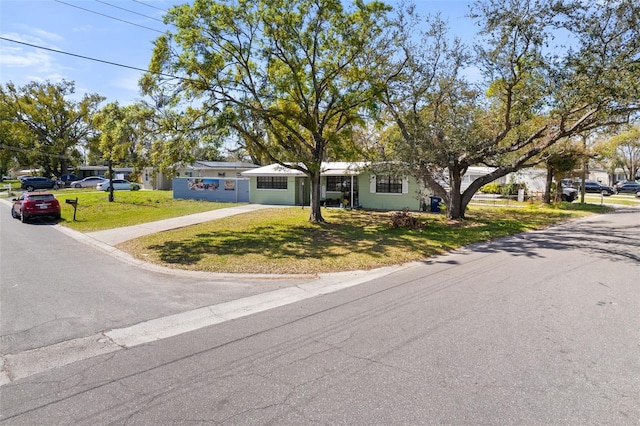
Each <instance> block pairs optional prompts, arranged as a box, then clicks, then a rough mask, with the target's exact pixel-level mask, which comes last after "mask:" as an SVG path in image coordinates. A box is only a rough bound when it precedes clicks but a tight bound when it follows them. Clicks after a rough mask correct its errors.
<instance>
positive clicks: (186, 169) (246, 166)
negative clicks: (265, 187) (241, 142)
mask: <svg viewBox="0 0 640 426" xmlns="http://www.w3.org/2000/svg"><path fill="white" fill-rule="evenodd" d="M257 167H259V166H256V165H255V164H253V163H244V162H227V161H195V162H194V163H193V164H189V165H186V166H183V167H179V168H178V169H177V170H176V174H175V176H173V177H177V178H205V177H206V178H239V177H241V176H240V173H242V172H244V171H246V170H251V169H255V168H257ZM173 177H169V176H168V175H167V174H166V173H162V172H160V171H156V170H154V169H153V168H146V169H144V171H143V173H142V176H141V180H142V186H143V188H145V189H165V190H169V189H173Z"/></svg>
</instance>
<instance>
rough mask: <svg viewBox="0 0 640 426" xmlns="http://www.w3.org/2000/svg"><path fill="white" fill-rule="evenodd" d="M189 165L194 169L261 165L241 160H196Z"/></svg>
mask: <svg viewBox="0 0 640 426" xmlns="http://www.w3.org/2000/svg"><path fill="white" fill-rule="evenodd" d="M188 167H189V168H193V169H256V168H258V167H260V166H256V165H255V164H253V163H243V162H239V161H236V162H227V161H195V162H194V163H193V164H191V165H189V166H188Z"/></svg>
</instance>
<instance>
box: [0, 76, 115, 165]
mask: <svg viewBox="0 0 640 426" xmlns="http://www.w3.org/2000/svg"><path fill="white" fill-rule="evenodd" d="M103 100H104V98H103V97H102V96H99V95H97V94H85V95H83V96H82V97H81V98H80V100H76V99H75V85H74V83H73V82H70V81H64V80H63V81H62V82H60V83H51V82H48V81H47V82H44V83H40V82H35V81H34V82H31V83H28V84H27V85H25V86H23V87H16V86H15V85H14V84H12V83H10V82H9V83H7V84H6V85H5V87H4V88H1V87H0V103H1V104H2V111H3V115H6V116H7V117H9V119H10V122H9V123H3V126H2V129H1V130H2V142H3V149H5V150H7V151H11V152H14V153H16V157H17V159H18V160H19V162H20V163H21V164H25V165H30V166H31V167H33V168H36V169H41V170H42V173H43V174H44V175H45V176H52V175H55V176H61V175H63V174H66V173H67V171H68V168H69V166H71V165H72V163H73V162H76V161H79V158H80V155H81V154H80V151H79V149H78V148H79V147H80V146H82V145H85V144H86V143H87V141H88V140H89V139H90V138H91V137H92V136H93V127H92V126H91V115H92V114H93V112H94V111H96V109H97V108H98V105H99V104H100V102H102V101H103Z"/></svg>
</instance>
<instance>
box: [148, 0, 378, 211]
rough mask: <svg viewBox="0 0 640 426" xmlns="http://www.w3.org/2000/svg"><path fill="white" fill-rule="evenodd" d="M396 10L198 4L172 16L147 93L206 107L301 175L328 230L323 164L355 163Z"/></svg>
mask: <svg viewBox="0 0 640 426" xmlns="http://www.w3.org/2000/svg"><path fill="white" fill-rule="evenodd" d="M388 10H389V8H388V7H387V6H385V5H384V4H382V3H381V2H377V1H373V2H370V3H367V4H365V3H364V2H362V1H360V0H356V1H355V2H354V3H353V4H352V5H351V7H350V9H348V10H347V9H345V8H344V7H343V4H342V2H341V1H340V0H263V1H255V0H228V1H225V0H221V1H213V0H195V1H194V2H193V3H192V4H186V5H182V6H177V7H175V8H173V9H172V10H171V11H170V12H169V13H168V15H167V16H166V18H165V20H166V21H167V22H168V23H171V24H173V25H174V26H175V27H176V28H177V30H176V31H175V33H173V34H169V35H166V36H161V37H159V38H158V39H157V40H156V42H155V48H154V53H153V58H152V61H151V65H150V69H151V71H154V72H156V73H163V74H164V75H159V74H154V75H149V76H147V77H146V78H144V79H143V81H142V85H143V87H144V89H145V91H146V92H147V93H153V92H155V91H158V90H169V89H173V94H174V95H176V96H178V95H179V96H181V97H182V98H183V99H191V100H194V101H196V100H197V101H198V102H201V105H200V106H199V107H198V108H199V109H200V111H202V112H203V114H206V115H207V116H210V117H215V119H216V122H217V125H218V126H219V127H220V128H226V129H229V130H230V131H231V132H232V133H234V134H235V135H237V136H238V137H239V139H240V140H242V141H243V144H244V147H245V149H246V150H247V151H249V152H250V153H251V155H252V157H254V158H255V159H257V160H259V161H262V160H265V161H270V162H277V163H280V164H281V165H282V166H283V167H288V168H294V169H297V170H301V171H303V172H304V173H305V174H306V175H307V176H308V177H309V179H310V182H311V213H310V220H311V221H322V220H323V219H322V214H321V211H320V172H321V170H320V168H321V162H322V161H323V160H325V159H326V158H332V157H335V158H337V157H341V158H342V159H344V158H345V156H347V155H349V153H350V152H351V151H350V150H349V141H350V140H351V133H352V129H353V127H354V126H355V125H356V124H358V123H359V122H360V121H361V116H360V113H361V111H362V109H363V108H364V107H367V106H370V105H372V104H373V100H374V99H375V96H376V94H377V93H378V92H379V91H380V89H381V85H380V79H379V78H378V77H379V76H378V75H377V73H378V71H379V70H380V69H382V68H381V67H380V66H379V64H380V63H381V62H382V59H384V57H385V55H388V54H389V50H388V46H389V40H390V38H389V37H387V35H386V34H384V32H385V28H386V18H385V16H386V13H387V11H388ZM168 74H169V75H179V76H180V78H171V77H167V75H168Z"/></svg>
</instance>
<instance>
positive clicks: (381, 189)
mask: <svg viewBox="0 0 640 426" xmlns="http://www.w3.org/2000/svg"><path fill="white" fill-rule="evenodd" d="M376 193H377V194H402V177H400V176H393V175H382V176H376Z"/></svg>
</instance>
